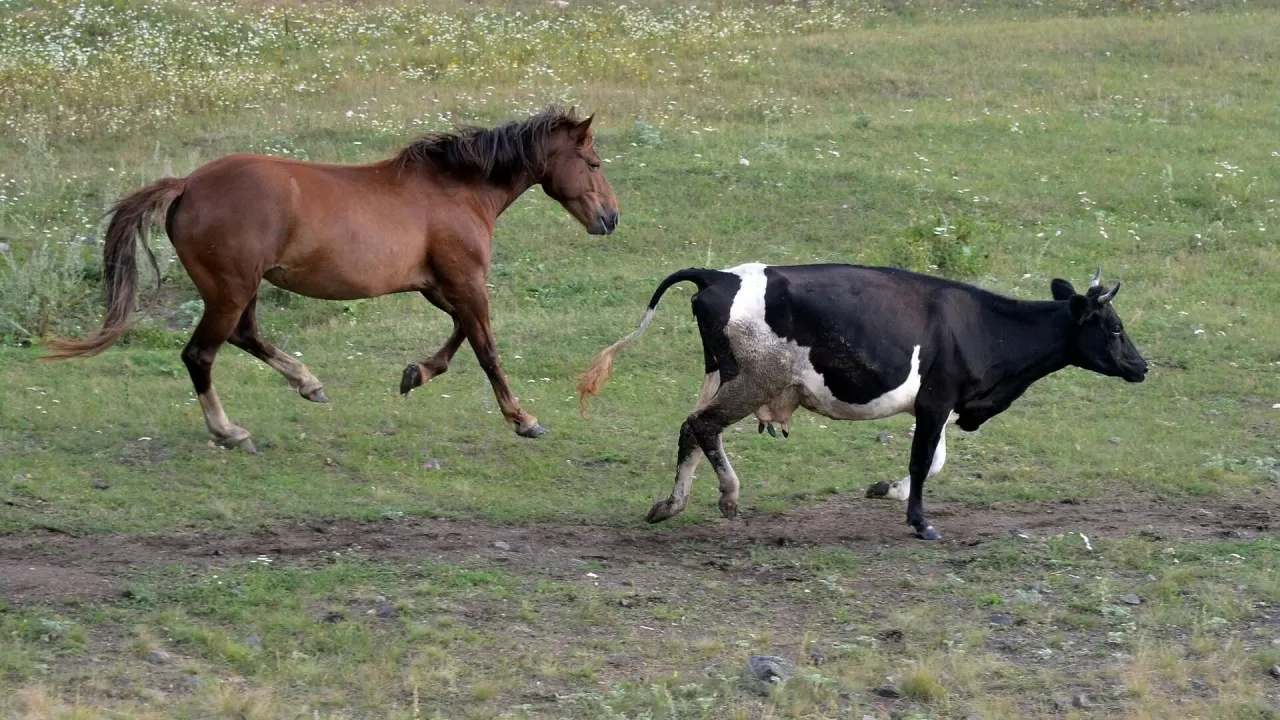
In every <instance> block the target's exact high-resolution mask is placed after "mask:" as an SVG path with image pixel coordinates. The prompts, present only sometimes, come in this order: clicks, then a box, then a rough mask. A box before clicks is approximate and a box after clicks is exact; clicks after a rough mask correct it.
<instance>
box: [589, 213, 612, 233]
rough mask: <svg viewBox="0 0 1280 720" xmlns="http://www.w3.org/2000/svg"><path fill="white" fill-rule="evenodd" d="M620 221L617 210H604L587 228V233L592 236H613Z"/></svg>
mask: <svg viewBox="0 0 1280 720" xmlns="http://www.w3.org/2000/svg"><path fill="white" fill-rule="evenodd" d="M618 219H619V216H618V211H617V210H603V211H601V212H600V213H599V214H598V215H596V219H595V220H593V221H592V222H591V224H590V225H588V226H587V232H588V233H590V234H592V235H611V234H612V233H613V231H614V230H617V229H618Z"/></svg>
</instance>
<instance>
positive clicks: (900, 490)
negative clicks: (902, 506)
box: [886, 412, 960, 502]
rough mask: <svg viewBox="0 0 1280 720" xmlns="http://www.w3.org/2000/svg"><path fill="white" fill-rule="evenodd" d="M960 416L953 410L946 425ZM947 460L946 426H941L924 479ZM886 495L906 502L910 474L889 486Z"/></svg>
mask: <svg viewBox="0 0 1280 720" xmlns="http://www.w3.org/2000/svg"><path fill="white" fill-rule="evenodd" d="M959 418H960V416H959V415H957V414H956V413H955V412H952V413H951V415H949V416H948V417H947V425H950V424H951V423H953V422H955V421H956V420H958V419H959ZM946 462H947V426H946V425H943V426H942V435H941V436H940V437H939V438H938V446H937V447H935V448H934V449H933V461H932V462H930V463H929V474H928V475H926V476H925V479H926V480H927V479H929V478H932V477H933V476H934V475H937V474H938V473H940V472H942V466H943V465H945V464H946ZM886 497H891V498H893V499H894V500H901V501H903V502H906V501H907V500H909V499H911V476H910V475H908V476H907V477H904V478H902V479H901V480H899V481H898V482H896V483H893V484H892V485H890V486H889V492H888V493H887V494H886Z"/></svg>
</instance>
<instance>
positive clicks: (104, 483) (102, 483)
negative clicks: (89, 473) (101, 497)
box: [93, 477, 111, 490]
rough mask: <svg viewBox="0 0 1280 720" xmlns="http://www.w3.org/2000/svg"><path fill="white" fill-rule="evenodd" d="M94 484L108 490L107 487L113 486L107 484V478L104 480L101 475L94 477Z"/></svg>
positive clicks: (100, 488) (98, 487)
mask: <svg viewBox="0 0 1280 720" xmlns="http://www.w3.org/2000/svg"><path fill="white" fill-rule="evenodd" d="M93 486H94V487H95V488H97V489H99V490H106V489H107V488H109V487H111V486H110V485H108V484H107V481H106V480H103V479H102V478H100V477H96V478H94V479H93Z"/></svg>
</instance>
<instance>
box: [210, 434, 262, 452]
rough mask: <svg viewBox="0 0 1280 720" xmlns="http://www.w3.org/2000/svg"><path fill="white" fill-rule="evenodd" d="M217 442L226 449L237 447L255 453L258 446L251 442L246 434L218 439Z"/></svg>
mask: <svg viewBox="0 0 1280 720" xmlns="http://www.w3.org/2000/svg"><path fill="white" fill-rule="evenodd" d="M218 444H219V445H221V446H222V447H224V448H226V449H228V450H235V449H236V448H239V449H241V450H244V451H245V452H247V453H250V454H257V452H258V446H257V445H254V444H253V440H251V439H250V438H249V436H248V435H246V436H244V437H242V438H238V439H237V438H233V437H229V438H223V439H221V440H219V441H218Z"/></svg>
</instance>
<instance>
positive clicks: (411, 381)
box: [400, 363, 422, 395]
mask: <svg viewBox="0 0 1280 720" xmlns="http://www.w3.org/2000/svg"><path fill="white" fill-rule="evenodd" d="M421 384H422V368H420V367H418V364H417V363H414V364H412V365H410V366H409V367H407V368H405V369H404V374H403V375H401V376H400V394H401V395H408V394H409V391H410V390H412V389H414V388H416V387H418V386H419V385H421Z"/></svg>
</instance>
